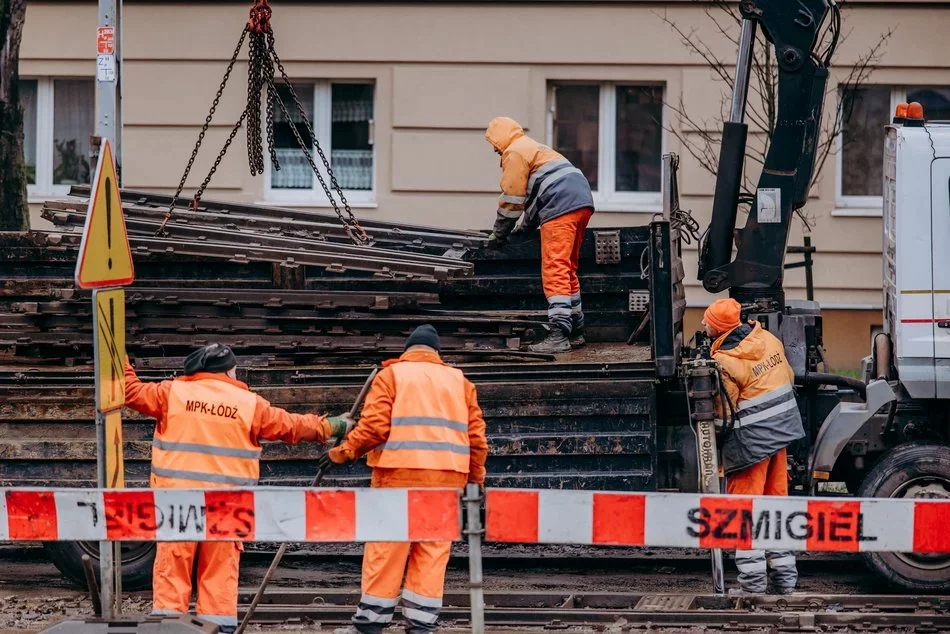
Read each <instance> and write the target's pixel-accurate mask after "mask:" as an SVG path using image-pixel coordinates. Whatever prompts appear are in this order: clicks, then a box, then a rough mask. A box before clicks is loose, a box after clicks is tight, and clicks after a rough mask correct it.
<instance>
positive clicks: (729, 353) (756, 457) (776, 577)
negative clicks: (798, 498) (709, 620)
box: [703, 299, 805, 594]
mask: <svg viewBox="0 0 950 634" xmlns="http://www.w3.org/2000/svg"><path fill="white" fill-rule="evenodd" d="M741 312H742V307H741V306H740V304H739V302H737V301H736V300H734V299H720V300H716V301H715V302H713V303H712V304H711V305H710V306H709V308H708V309H707V310H706V312H705V314H704V315H703V325H704V326H705V327H706V334H708V335H709V336H710V337H715V341H714V342H713V345H712V350H711V352H712V358H713V359H715V360H716V361H718V362H719V365H720V367H721V368H722V382H723V385H724V387H725V388H726V392H727V394H728V396H729V400H730V401H731V403H732V404H733V406H734V407H735V419H734V420H733V421H731V424H730V425H729V426H727V427H726V429H724V430H723V443H722V464H723V470H724V471H725V475H726V492H727V493H733V494H736V495H782V496H786V495H788V458H787V455H786V453H787V452H786V447H788V446H789V445H790V444H792V443H793V442H795V441H796V440H798V439H800V438H804V437H805V429H804V427H803V426H802V417H801V413H800V412H799V411H798V402H797V401H796V400H795V388H794V381H795V372H794V370H792V367H791V366H790V365H789V364H788V359H787V358H786V357H785V346H783V345H782V342H781V341H779V339H778V338H777V337H776V336H775V335H773V334H772V333H770V332H768V331H767V330H765V329H763V328H762V326H761V325H760V324H759V323H758V322H749V323H746V324H744V323H742V322H741V320H740V315H741ZM720 409H721V408H720ZM719 415H720V418H725V413H724V412H719ZM717 424H718V425H720V426H722V425H723V421H722V420H719V421H717ZM736 567H738V568H739V586H740V588H741V593H745V594H761V593H763V592H765V591H766V589H768V585H769V582H771V586H772V588H771V590H772V592H774V593H776V594H789V593H791V592H794V590H795V586H796V584H797V583H798V568H797V567H796V565H795V554H794V553H793V552H791V551H766V552H763V551H761V550H737V551H736Z"/></svg>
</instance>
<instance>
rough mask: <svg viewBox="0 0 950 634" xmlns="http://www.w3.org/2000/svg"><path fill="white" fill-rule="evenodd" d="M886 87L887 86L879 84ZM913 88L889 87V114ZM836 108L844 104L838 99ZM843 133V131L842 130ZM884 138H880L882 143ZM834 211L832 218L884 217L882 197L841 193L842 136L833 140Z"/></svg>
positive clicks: (842, 171) (842, 169)
mask: <svg viewBox="0 0 950 634" xmlns="http://www.w3.org/2000/svg"><path fill="white" fill-rule="evenodd" d="M879 85H883V86H887V85H888V84H879ZM913 88H914V87H913V86H893V85H892V86H891V104H890V110H889V112H894V111H895V110H896V109H897V104H899V103H901V102H902V101H905V100H906V99H907V90H908V89H913ZM838 101H839V103H838V108H839V109H840V108H841V107H842V106H843V105H844V104H843V102H842V101H841V97H840V95H839V97H838ZM842 132H843V130H842ZM883 141H884V137H883V135H882V136H881V142H882V143H883ZM835 155H836V156H835V209H834V210H833V211H832V212H831V215H832V216H842V217H846V216H852V217H857V218H882V217H883V216H884V197H883V196H845V195H844V194H843V193H842V188H843V180H844V134H843V133H842V134H839V135H838V138H837V139H835Z"/></svg>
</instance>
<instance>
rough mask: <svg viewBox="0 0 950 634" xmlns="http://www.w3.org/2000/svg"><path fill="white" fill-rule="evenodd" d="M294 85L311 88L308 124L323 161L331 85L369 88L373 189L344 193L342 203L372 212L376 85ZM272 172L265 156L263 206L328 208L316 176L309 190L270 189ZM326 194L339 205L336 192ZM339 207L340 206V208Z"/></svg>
mask: <svg viewBox="0 0 950 634" xmlns="http://www.w3.org/2000/svg"><path fill="white" fill-rule="evenodd" d="M294 83H295V84H313V118H314V121H312V122H311V123H312V125H313V131H314V133H315V134H316V135H317V141H319V142H320V146H321V147H322V148H323V151H324V153H325V154H326V157H327V160H330V148H332V147H333V139H332V138H331V137H332V130H333V123H332V121H331V117H332V115H331V113H332V108H333V100H332V96H333V91H332V86H333V84H368V85H371V86H372V87H373V116H372V118H371V119H370V121H369V143H370V145H371V146H372V148H373V175H372V176H373V185H372V188H371V189H369V190H364V189H344V190H343V195H344V196H346V201H347V203H349V205H350V207H354V208H361V207H362V208H375V207H376V206H377V205H376V183H377V179H376V171H377V161H376V159H377V152H376V142H375V136H376V116H377V115H376V107H377V103H378V101H379V99H378V98H377V92H376V88H377V86H376V82H375V81H374V80H371V79H349V80H345V79H333V80H330V79H317V80H295V81H294ZM293 107H294V106H293V104H287V108H288V110H290V109H291V108H293ZM311 152H313V160H314V162H315V163H316V164H317V167H318V169H319V170H320V174H321V175H322V176H323V178H324V180H326V183H327V186H330V179H329V178H327V173H326V170H325V168H324V167H323V162H322V161H321V160H320V156H319V155H318V154H317V153H316V150H314V149H311ZM272 169H273V166H272V163H271V160H270V154H269V153H268V156H267V165H266V168H265V170H264V199H265V200H264V202H267V203H281V204H283V205H285V206H291V207H294V206H299V207H332V205H331V204H330V201H329V200H327V197H326V194H324V192H323V188H322V187H321V186H320V183H319V181H317V178H316V176H314V178H313V187H311V188H310V189H283V188H281V189H274V188H272V187H271V171H272ZM330 191H331V192H332V193H333V196H334V198H335V199H337V204H340V201H339V197H338V196H337V194H336V192H334V191H333V189H332V188H331V189H330ZM340 206H341V207H342V205H340Z"/></svg>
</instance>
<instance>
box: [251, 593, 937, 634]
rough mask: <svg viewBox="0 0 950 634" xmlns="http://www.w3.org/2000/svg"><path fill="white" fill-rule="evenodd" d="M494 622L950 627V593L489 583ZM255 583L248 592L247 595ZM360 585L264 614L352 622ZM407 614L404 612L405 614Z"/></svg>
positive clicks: (270, 598)
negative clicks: (580, 588) (774, 592)
mask: <svg viewBox="0 0 950 634" xmlns="http://www.w3.org/2000/svg"><path fill="white" fill-rule="evenodd" d="M485 594H486V596H485V602H486V604H487V605H488V608H487V610H486V613H485V617H486V622H487V623H488V624H490V625H494V626H511V627H517V626H535V627H536V626H546V627H558V626H564V625H590V624H611V623H618V622H623V623H625V624H627V625H646V624H654V625H666V626H676V627H689V626H697V625H706V626H720V627H723V626H726V627H735V626H746V627H751V626H758V627H763V626H766V627H768V626H771V627H779V628H782V629H783V630H786V631H814V630H815V628H819V627H862V628H870V627H881V628H886V627H912V628H928V627H930V628H939V629H945V628H948V627H950V597H934V596H892V595H816V594H807V593H805V594H801V595H793V596H770V595H765V596H752V597H724V596H721V595H691V594H641V593H624V592H612V593H610V592H607V593H586V592H569V591H566V592H551V591H536V592H532V591H486V593H485ZM247 598H248V591H247V590H243V591H242V592H241V593H240V596H239V600H240V601H241V602H242V603H243V602H245V601H246V600H247ZM358 599H359V593H358V592H357V591H356V590H308V589H274V590H272V591H270V592H268V593H266V594H265V595H264V599H263V601H262V605H261V606H260V607H259V608H258V614H257V618H256V619H255V620H256V621H257V622H262V623H277V622H287V621H288V620H302V619H308V620H313V621H320V622H327V623H337V622H346V621H348V620H349V618H350V616H351V615H352V614H353V611H354V609H355V605H356V602H357V600H358ZM444 601H445V604H446V607H445V608H443V610H442V617H441V618H442V620H443V622H454V623H455V624H456V625H460V624H464V623H466V622H467V621H468V618H469V614H468V606H469V598H468V593H467V592H458V591H449V592H446V594H445V597H444ZM398 617H399V614H398V612H397V618H398Z"/></svg>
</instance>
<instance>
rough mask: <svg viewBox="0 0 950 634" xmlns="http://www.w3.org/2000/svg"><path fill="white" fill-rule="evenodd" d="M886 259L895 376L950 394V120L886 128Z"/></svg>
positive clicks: (932, 394)
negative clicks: (948, 121) (949, 121)
mask: <svg viewBox="0 0 950 634" xmlns="http://www.w3.org/2000/svg"><path fill="white" fill-rule="evenodd" d="M883 262H884V271H883V273H884V324H885V325H884V327H885V330H886V332H887V333H888V334H889V335H890V338H891V341H892V343H893V346H894V357H893V358H894V365H895V367H896V369H897V374H898V379H899V380H900V383H901V385H903V387H904V389H906V391H907V393H908V394H909V395H910V396H911V397H912V398H918V399H945V398H950V123H927V124H926V125H891V126H888V127H887V131H886V141H885V149H884V245H883Z"/></svg>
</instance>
